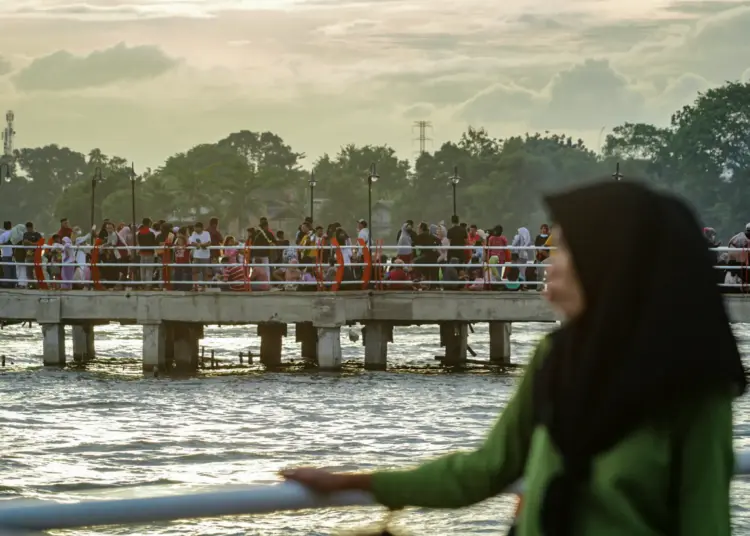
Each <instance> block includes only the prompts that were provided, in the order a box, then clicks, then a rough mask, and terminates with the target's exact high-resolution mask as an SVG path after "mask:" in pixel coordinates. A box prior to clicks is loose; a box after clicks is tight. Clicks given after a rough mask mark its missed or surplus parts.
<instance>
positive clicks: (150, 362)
mask: <svg viewBox="0 0 750 536" xmlns="http://www.w3.org/2000/svg"><path fill="white" fill-rule="evenodd" d="M167 339H168V338H167V326H166V324H163V323H158V324H144V325H143V372H145V373H152V372H154V371H157V372H164V371H166V370H167V344H168V342H169V341H168V340H167Z"/></svg>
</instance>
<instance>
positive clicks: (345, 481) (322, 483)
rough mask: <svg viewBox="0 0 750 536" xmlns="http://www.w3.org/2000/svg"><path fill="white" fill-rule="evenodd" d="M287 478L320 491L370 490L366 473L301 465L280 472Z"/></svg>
mask: <svg viewBox="0 0 750 536" xmlns="http://www.w3.org/2000/svg"><path fill="white" fill-rule="evenodd" d="M279 474H280V475H281V476H282V477H284V478H285V479H286V480H292V481H294V482H299V483H300V484H302V485H303V486H305V487H307V488H310V489H311V490H313V491H317V492H318V493H333V492H336V491H347V490H362V491H369V490H370V476H369V475H364V474H350V473H349V474H347V473H332V472H330V471H326V470H325V469H314V468H311V467H301V468H299V469H287V470H285V471H281V472H280V473H279Z"/></svg>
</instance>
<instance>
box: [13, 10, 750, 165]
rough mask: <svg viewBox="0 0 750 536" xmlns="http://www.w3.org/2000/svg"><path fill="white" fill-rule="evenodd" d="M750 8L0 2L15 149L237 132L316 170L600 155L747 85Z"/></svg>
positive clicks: (148, 158)
mask: <svg viewBox="0 0 750 536" xmlns="http://www.w3.org/2000/svg"><path fill="white" fill-rule="evenodd" d="M748 35H750V0H744V1H743V0H738V1H736V0H732V1H725V0H712V1H699V0H698V1H681V0H628V1H627V2H625V1H622V0H515V1H513V2H505V1H501V0H481V1H480V0H374V1H372V0H0V112H2V111H3V110H9V109H12V110H13V111H14V112H15V130H16V131H17V136H16V147H36V146H40V145H45V144H49V143H57V144H61V145H67V146H69V147H71V148H73V149H75V150H79V151H82V152H88V151H89V150H90V149H91V148H94V147H96V148H99V149H101V150H102V151H104V152H105V153H107V154H116V155H118V156H122V157H124V158H127V159H130V160H133V161H134V162H135V165H136V169H137V170H138V169H139V168H141V169H142V168H144V167H147V166H148V167H154V168H155V167H158V166H159V165H160V164H161V163H163V161H164V160H165V159H166V158H167V157H168V156H170V155H172V154H174V153H177V152H181V151H186V150H188V149H189V148H190V147H192V146H194V145H196V144H199V143H206V142H214V141H217V140H219V139H221V138H223V137H225V136H227V135H228V134H230V133H231V132H235V131H238V130H243V129H247V130H253V131H265V130H270V131H273V132H276V133H278V134H279V135H280V136H282V138H283V139H284V140H285V141H286V142H287V143H289V144H290V145H291V146H292V147H293V148H294V149H295V150H297V151H300V152H304V153H305V154H306V155H307V158H306V159H305V160H304V162H303V163H304V165H305V166H307V167H309V166H311V165H312V163H313V161H314V159H315V158H317V157H319V156H320V155H322V154H324V153H330V154H335V153H336V152H337V151H338V150H339V148H340V147H341V146H342V145H345V144H348V143H355V144H358V145H362V144H389V145H391V146H392V147H394V148H395V149H396V150H397V151H398V154H399V156H401V157H402V158H408V159H413V158H414V156H415V155H416V154H417V149H418V147H419V145H418V143H417V142H416V141H415V140H414V138H416V136H417V134H418V132H417V130H416V129H415V128H414V126H413V123H414V122H415V121H419V120H424V121H430V122H431V123H432V128H431V129H429V130H428V136H429V137H430V138H432V139H433V141H432V142H431V143H428V146H427V148H428V149H437V148H439V147H440V145H441V144H442V143H443V142H445V141H447V140H451V139H453V140H455V139H457V138H458V137H459V136H460V134H461V132H463V131H464V130H465V129H466V128H467V127H468V126H470V125H471V126H475V127H485V128H486V129H487V130H489V132H490V133H491V134H492V135H494V136H497V137H505V136H510V135H514V134H523V133H524V132H536V131H540V132H544V131H550V132H556V133H561V132H566V133H568V134H570V135H572V136H574V137H581V138H583V139H584V140H585V141H586V142H587V143H588V144H589V145H590V146H591V147H594V148H597V147H599V146H600V145H601V143H602V142H603V139H604V136H605V135H606V133H607V132H608V131H609V130H611V129H612V128H613V127H614V126H616V125H618V124H621V123H623V122H625V121H631V122H637V121H647V122H651V123H656V124H660V125H663V124H666V123H667V122H668V121H669V117H670V115H671V113H672V112H673V111H675V110H677V109H679V108H680V107H681V106H683V105H685V104H688V103H690V102H692V101H693V100H694V99H695V97H696V95H697V92H698V91H703V90H705V89H707V88H710V87H713V86H717V85H721V84H722V83H723V82H724V81H726V80H750V39H748V38H747V36H748Z"/></svg>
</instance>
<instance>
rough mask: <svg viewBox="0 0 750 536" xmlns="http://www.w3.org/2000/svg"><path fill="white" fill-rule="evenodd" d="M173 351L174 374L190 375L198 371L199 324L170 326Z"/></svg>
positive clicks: (201, 333)
mask: <svg viewBox="0 0 750 536" xmlns="http://www.w3.org/2000/svg"><path fill="white" fill-rule="evenodd" d="M170 327H171V336H172V344H173V350H174V372H175V374H178V375H192V374H195V373H196V372H197V371H198V359H199V352H200V344H199V341H200V338H201V337H202V336H203V326H202V325H201V324H189V323H186V322H179V323H175V324H172V325H171V326H170Z"/></svg>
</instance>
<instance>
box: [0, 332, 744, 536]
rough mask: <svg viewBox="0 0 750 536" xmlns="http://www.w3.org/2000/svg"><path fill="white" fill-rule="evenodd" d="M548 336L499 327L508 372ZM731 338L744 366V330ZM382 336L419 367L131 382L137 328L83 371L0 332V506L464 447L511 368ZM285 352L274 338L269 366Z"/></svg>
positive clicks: (221, 530) (107, 345) (214, 335)
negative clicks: (454, 368)
mask: <svg viewBox="0 0 750 536" xmlns="http://www.w3.org/2000/svg"><path fill="white" fill-rule="evenodd" d="M549 329H550V326H549V325H543V324H515V325H514V332H513V337H512V343H513V360H514V362H517V363H523V362H525V361H526V358H527V355H528V353H529V352H530V350H531V348H532V347H533V345H534V343H535V342H536V341H537V340H538V339H539V338H540V337H541V336H542V334H543V333H544V332H545V331H547V330H549ZM737 332H738V335H739V336H740V339H741V343H742V350H743V353H744V355H745V356H749V355H750V326H740V327H738V329H737ZM394 335H395V337H394V343H393V344H392V345H391V346H390V356H389V359H390V363H391V364H395V365H403V366H410V367H420V368H418V369H412V370H409V371H397V372H393V371H391V372H380V373H373V372H364V371H362V370H361V369H359V368H356V367H350V368H349V369H348V370H347V372H345V373H342V374H325V373H314V372H313V373H311V372H306V371H301V370H297V371H295V372H286V373H267V372H263V371H261V370H260V368H259V367H257V366H255V367H251V368H244V369H240V370H235V371H233V373H232V374H211V375H209V376H208V377H202V378H199V379H192V380H183V381H171V380H168V379H158V380H156V379H146V380H144V379H141V378H140V360H139V358H137V356H139V355H140V349H141V348H140V345H141V330H140V328H139V327H137V326H134V327H121V326H118V325H110V326H101V327H97V329H96V349H97V354H98V358H99V359H98V363H97V364H95V365H94V366H92V367H90V369H89V370H87V371H80V370H70V369H68V370H64V371H60V370H44V369H42V368H40V367H39V364H40V362H41V359H40V357H39V356H40V355H41V336H40V330H39V328H38V326H37V327H34V328H32V329H28V328H23V327H20V326H15V327H11V328H6V329H5V330H3V331H0V354H4V355H6V356H8V364H7V366H6V368H5V369H2V370H1V371H0V430H2V434H1V435H0V475H2V480H0V499H11V498H19V497H24V498H42V499H44V498H47V499H48V498H51V497H55V498H66V499H71V498H72V499H80V498H102V497H133V496H144V495H148V494H157V493H162V492H164V491H166V492H174V491H182V492H185V491H203V490H205V489H211V488H212V487H214V486H222V485H226V484H261V483H273V482H276V481H277V478H276V476H275V474H276V472H277V471H278V470H279V469H281V468H284V467H287V466H290V465H297V464H309V465H315V466H327V467H331V468H335V469H341V470H347V469H372V468H375V467H380V468H383V467H399V466H408V465H410V464H412V463H414V461H415V460H418V459H420V458H427V457H431V456H435V455H439V454H442V453H446V452H450V451H452V450H455V449H459V448H471V447H472V446H474V445H476V444H477V443H478V442H479V441H480V440H481V438H482V437H483V436H484V434H485V433H486V431H487V429H488V427H489V426H490V425H491V424H492V422H493V420H494V419H495V418H496V416H497V414H498V412H499V411H500V410H501V409H502V408H503V407H504V405H505V404H506V402H507V401H508V398H509V396H510V394H511V393H512V391H513V388H514V386H515V385H516V382H517V380H518V375H519V374H520V373H521V372H520V371H518V372H516V373H512V374H509V375H501V374H495V373H489V372H484V371H481V370H476V371H472V372H469V373H464V374H446V373H442V372H440V371H438V370H435V369H434V364H435V361H434V359H433V356H434V355H437V354H439V353H440V348H439V338H438V334H437V326H432V327H430V326H425V327H412V328H401V329H397V330H396V332H395V334H394ZM69 339H70V337H68V343H69V344H70V340H69ZM201 344H202V345H203V346H205V348H206V350H207V352H208V353H210V350H211V349H213V350H214V351H215V354H216V357H217V359H219V360H222V361H223V362H225V363H234V364H238V357H237V356H238V354H239V352H240V351H243V352H245V353H246V352H247V350H248V349H251V350H252V351H253V352H254V353H255V354H257V352H258V349H259V345H260V341H259V339H257V338H256V337H255V334H254V330H251V328H243V327H209V328H207V329H206V338H205V339H204V340H203V341H202V342H201ZM470 345H471V346H472V347H473V348H474V350H476V351H477V353H478V354H479V358H482V357H486V356H487V355H488V353H489V335H488V333H487V328H486V326H482V325H480V326H476V333H475V334H473V335H471V336H470ZM342 346H343V352H344V358H345V359H347V360H353V361H359V362H361V360H362V355H363V349H362V347H361V346H360V345H359V343H352V342H351V341H349V340H348V338H347V337H346V333H344V336H343V338H342ZM71 353H72V348H70V347H69V348H68V355H71ZM298 353H299V352H298V347H297V345H296V344H295V342H294V335H293V332H292V331H290V334H289V337H287V338H286V339H285V358H287V359H288V358H293V357H295V356H297V355H298ZM428 367H433V368H428ZM645 373H647V371H644V374H645ZM735 419H736V431H735V443H736V447H737V448H742V447H750V439H749V438H748V437H749V436H750V406H749V405H748V399H747V397H745V398H743V399H741V400H739V401H738V402H737V404H736V417H735ZM733 491H734V495H733V498H734V503H735V506H734V508H733V511H734V515H735V525H736V527H737V530H736V533H737V534H750V514H748V512H747V508H748V507H750V486H748V484H747V483H746V482H743V481H737V482H736V483H735V485H734V487H733ZM512 509H513V504H512V502H511V500H510V499H509V498H507V497H506V498H502V497H501V498H497V499H493V500H491V501H487V502H485V503H483V504H481V505H477V506H474V507H472V508H467V509H464V510H460V511H451V512H448V511H434V510H429V511H428V510H415V509H412V510H407V511H406V512H404V513H403V514H401V515H400V516H399V518H398V521H397V525H401V526H403V527H405V528H406V529H407V530H408V531H409V532H410V533H411V534H415V535H452V534H467V535H469V534H503V533H504V531H505V530H506V528H507V526H506V525H507V520H508V519H509V517H510V514H511V512H512ZM382 517H383V513H382V512H381V511H380V510H378V509H375V508H361V509H348V510H324V511H315V512H299V513H278V514H271V515H264V516H257V517H238V518H222V519H212V520H199V521H183V522H176V523H169V524H159V525H154V526H149V527H105V528H95V529H87V530H76V531H69V532H67V533H68V534H69V533H72V532H74V533H75V534H145V533H150V534H200V535H205V536H210V535H217V536H218V535H234V534H250V535H265V536H274V535H281V534H284V535H326V534H335V533H337V532H338V531H342V530H346V529H350V528H352V527H357V526H362V525H367V524H370V523H372V522H375V521H378V520H379V519H381V518H382Z"/></svg>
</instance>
